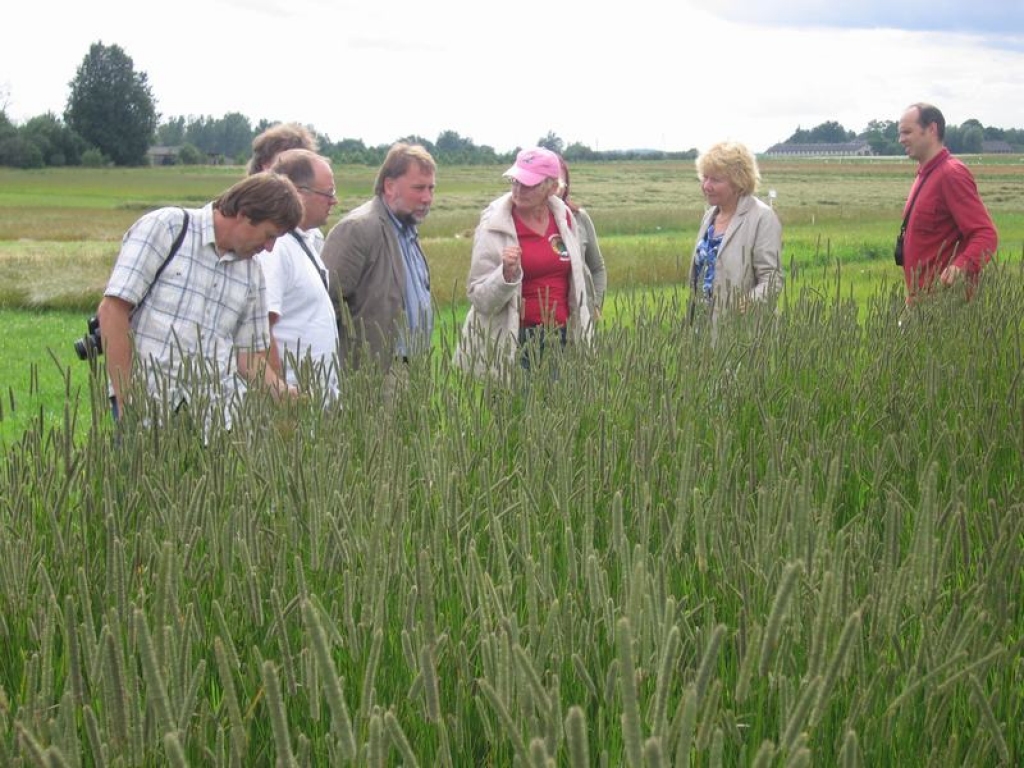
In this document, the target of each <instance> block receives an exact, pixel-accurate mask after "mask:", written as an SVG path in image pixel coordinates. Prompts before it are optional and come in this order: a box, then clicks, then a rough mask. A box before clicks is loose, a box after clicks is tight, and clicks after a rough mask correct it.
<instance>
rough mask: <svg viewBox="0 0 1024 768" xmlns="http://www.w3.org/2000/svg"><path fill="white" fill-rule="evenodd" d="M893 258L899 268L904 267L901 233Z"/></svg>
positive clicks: (897, 239)
mask: <svg viewBox="0 0 1024 768" xmlns="http://www.w3.org/2000/svg"><path fill="white" fill-rule="evenodd" d="M892 257H893V259H894V260H895V261H896V266H897V267H902V266H903V233H902V232H900V233H899V235H898V236H897V237H896V248H895V249H894V250H893V252H892Z"/></svg>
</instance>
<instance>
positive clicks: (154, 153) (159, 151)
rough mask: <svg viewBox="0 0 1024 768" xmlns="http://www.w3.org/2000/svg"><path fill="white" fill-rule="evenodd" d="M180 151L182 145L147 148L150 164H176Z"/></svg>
mask: <svg viewBox="0 0 1024 768" xmlns="http://www.w3.org/2000/svg"><path fill="white" fill-rule="evenodd" d="M180 151H181V147H159V146H158V147H150V148H149V149H148V150H146V157H148V158H149V164H150V165H174V164H175V163H176V162H178V153H179V152H180Z"/></svg>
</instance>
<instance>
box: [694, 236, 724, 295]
mask: <svg viewBox="0 0 1024 768" xmlns="http://www.w3.org/2000/svg"><path fill="white" fill-rule="evenodd" d="M721 245H722V235H720V234H716V233H715V225H714V224H712V225H711V226H709V227H708V228H707V231H706V232H705V233H704V237H702V238H701V239H700V242H699V243H697V258H696V267H697V274H696V275H695V277H694V280H693V285H694V288H696V287H697V286H701V288H702V289H703V292H704V298H705V299H707V300H708V301H710V300H711V286H712V285H714V283H715V259H717V258H718V249H719V248H720V247H721Z"/></svg>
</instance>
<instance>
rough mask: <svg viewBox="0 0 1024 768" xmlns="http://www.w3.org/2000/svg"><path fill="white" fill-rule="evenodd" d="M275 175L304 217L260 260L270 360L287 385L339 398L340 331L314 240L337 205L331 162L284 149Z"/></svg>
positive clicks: (305, 150) (326, 278)
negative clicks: (290, 186) (287, 184)
mask: <svg viewBox="0 0 1024 768" xmlns="http://www.w3.org/2000/svg"><path fill="white" fill-rule="evenodd" d="M271 170H272V171H273V172H274V173H278V174H281V175H282V176H287V177H288V178H289V179H291V181H292V183H294V184H295V187H296V189H298V191H299V197H300V198H301V200H302V209H303V215H302V220H301V221H300V222H299V226H298V227H296V228H295V229H293V230H291V231H290V232H288V233H287V234H286V235H285V236H284V237H282V238H281V239H280V240H278V241H277V247H276V248H274V250H273V251H264V252H263V253H261V254H259V256H257V257H256V258H257V261H258V262H259V264H260V267H262V269H263V276H264V279H265V281H266V284H267V310H268V313H269V321H270V336H271V344H270V353H269V358H268V359H269V361H270V365H271V367H272V368H273V369H274V370H275V371H276V372H277V374H278V375H279V376H281V377H283V378H284V379H285V380H286V381H287V382H288V384H290V385H292V386H295V387H298V388H299V389H300V390H302V391H304V392H306V393H307V394H310V395H312V396H314V397H321V396H324V397H326V398H329V399H333V398H335V397H337V395H338V366H337V360H336V358H335V355H336V353H337V349H338V326H337V322H336V320H335V316H334V304H333V302H332V301H331V298H330V295H329V293H328V280H329V278H328V274H327V268H326V267H325V266H324V263H323V261H322V260H321V259H320V254H319V247H318V243H317V241H316V240H315V239H314V235H315V234H316V233H318V232H319V231H320V229H319V228H320V227H321V226H323V224H324V223H326V221H327V217H328V216H329V215H330V213H331V208H333V207H334V205H335V203H337V202H338V198H337V196H336V191H335V187H334V172H333V171H332V170H331V164H330V162H329V161H328V160H327V158H325V157H323V156H322V155H318V154H316V153H315V152H312V151H310V150H308V149H289V150H285V151H284V152H282V153H281V154H279V155H278V156H277V158H276V159H275V161H274V164H273V166H271Z"/></svg>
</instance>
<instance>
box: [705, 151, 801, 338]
mask: <svg viewBox="0 0 1024 768" xmlns="http://www.w3.org/2000/svg"><path fill="white" fill-rule="evenodd" d="M697 177H698V178H699V179H700V188H701V192H703V194H704V199H705V200H707V203H708V206H709V207H708V210H707V212H706V213H705V214H704V219H703V220H702V221H701V225H700V231H699V233H698V234H697V242H696V244H695V246H694V249H693V261H692V263H691V266H690V287H691V288H692V289H693V301H692V304H691V315H693V314H694V312H695V310H698V309H699V306H700V305H701V304H704V305H705V306H706V307H707V309H708V311H709V312H710V313H711V316H712V318H714V317H715V316H716V315H717V313H718V312H719V311H720V310H721V309H722V308H723V307H732V308H735V309H737V310H738V311H740V312H742V311H744V310H745V309H746V308H747V307H748V306H749V305H750V302H753V301H764V300H767V299H769V298H772V297H774V296H775V295H776V294H777V293H778V292H779V291H780V290H782V284H783V277H782V266H781V253H782V224H781V223H780V222H779V218H778V216H776V215H775V211H774V210H772V209H771V208H770V207H769V206H767V205H765V204H764V203H763V202H761V201H760V200H759V199H757V198H756V197H754V192H755V191H756V189H757V184H758V182H759V181H760V179H761V174H760V172H759V171H758V168H757V161H756V160H755V159H754V155H753V154H752V153H751V152H750V150H749V149H747V148H746V147H745V146H744V145H742V144H740V143H738V142H731V141H724V142H720V143H718V144H715V145H714V146H713V147H711V148H710V149H708V150H707V151H706V152H704V153H703V154H701V155H700V156H699V157H698V158H697Z"/></svg>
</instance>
